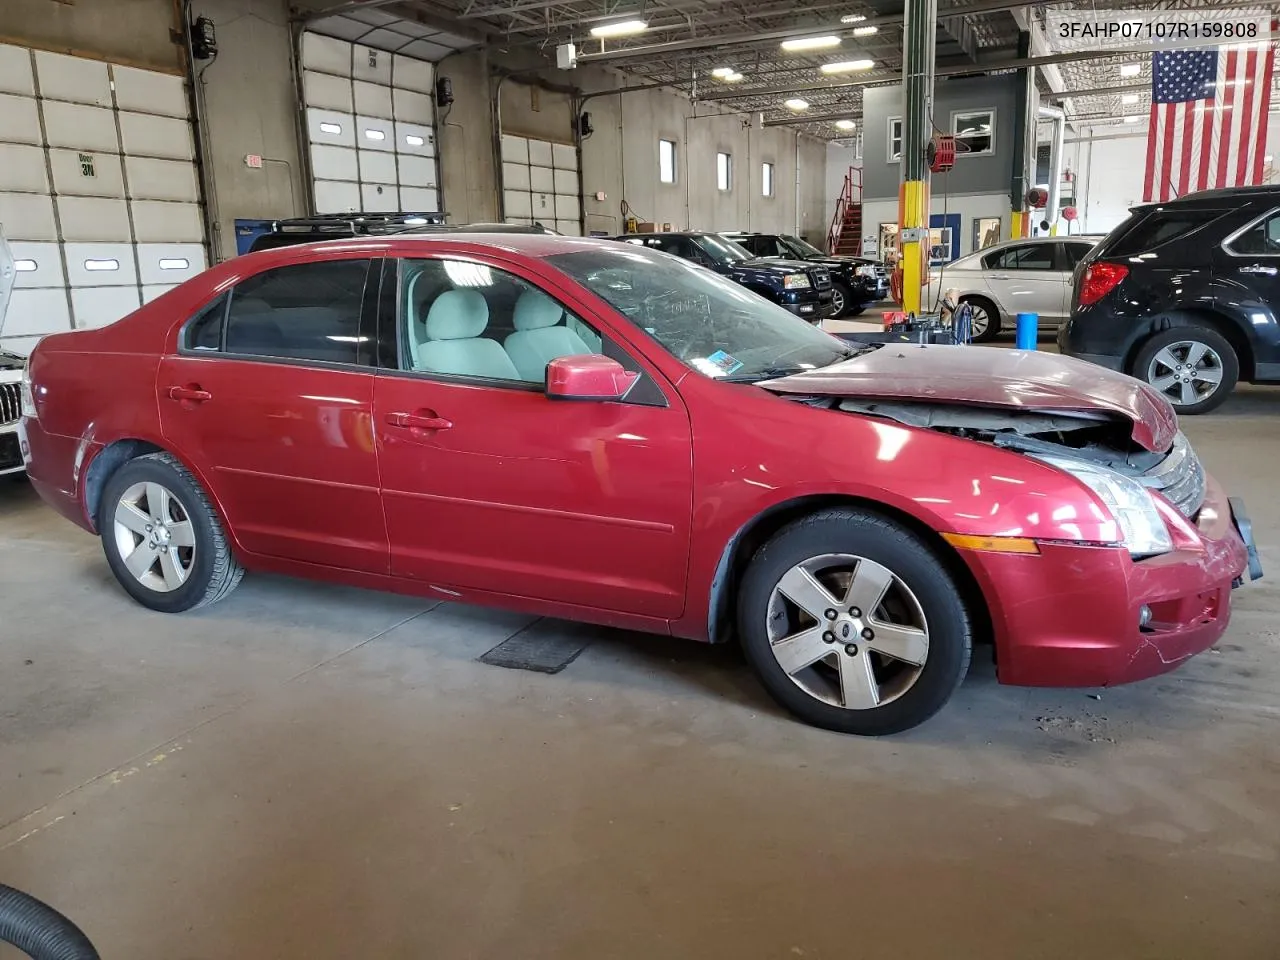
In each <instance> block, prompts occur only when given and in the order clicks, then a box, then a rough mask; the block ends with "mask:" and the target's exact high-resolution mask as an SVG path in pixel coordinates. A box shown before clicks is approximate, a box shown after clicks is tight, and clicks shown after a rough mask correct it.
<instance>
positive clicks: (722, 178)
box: [716, 153, 733, 190]
mask: <svg viewBox="0 0 1280 960" xmlns="http://www.w3.org/2000/svg"><path fill="white" fill-rule="evenodd" d="M716 187H717V188H718V189H720V190H729V189H731V188H732V187H733V157H731V156H729V154H727V153H717V154H716Z"/></svg>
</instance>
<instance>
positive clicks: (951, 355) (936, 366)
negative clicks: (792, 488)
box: [759, 344, 1178, 453]
mask: <svg viewBox="0 0 1280 960" xmlns="http://www.w3.org/2000/svg"><path fill="white" fill-rule="evenodd" d="M759 386H761V387H764V388H765V389H766V390H771V391H773V392H774V393H781V394H798V395H802V396H831V397H858V398H861V399H881V400H898V401H914V402H918V403H956V404H971V405H974V406H987V407H998V408H1002V409H1006V410H1026V411H1033V410H1034V411H1040V412H1049V411H1064V412H1067V411H1081V412H1087V413H1102V414H1109V415H1111V416H1116V417H1123V418H1124V419H1126V420H1128V421H1129V424H1130V435H1131V436H1132V437H1133V440H1134V442H1135V443H1136V444H1138V445H1139V446H1140V447H1143V448H1144V449H1146V450H1150V451H1152V452H1153V453H1163V452H1164V451H1166V450H1168V449H1169V447H1170V445H1171V444H1172V443H1173V438H1174V436H1175V435H1176V434H1177V432H1178V420H1177V416H1176V415H1175V414H1174V412H1173V407H1172V406H1170V404H1169V402H1168V401H1167V400H1165V398H1164V397H1162V396H1161V395H1160V394H1159V393H1158V392H1156V391H1155V390H1153V389H1152V388H1151V387H1149V386H1147V385H1146V384H1145V383H1141V382H1139V381H1138V380H1135V379H1133V378H1132V377H1127V376H1125V375H1124V374H1122V373H1115V372H1114V371H1111V370H1108V369H1106V368H1105V367H1099V366H1096V365H1094V364H1092V363H1086V362H1084V361H1083V360H1075V359H1073V358H1071V357H1062V356H1058V355H1057V354H1044V353H1037V352H1034V351H1023V350H1000V349H993V348H990V347H944V346H917V345H914V344H913V345H910V346H908V345H904V344H887V345H885V346H883V347H880V348H879V349H876V350H869V351H867V352H865V353H862V354H859V355H858V356H856V357H853V358H852V359H849V360H844V361H842V362H840V363H835V364H832V365H831V366H829V367H822V368H821V369H818V370H810V371H807V372H805V373H797V374H793V375H791V376H789V377H781V378H779V379H777V380H767V381H765V382H763V383H760V384H759Z"/></svg>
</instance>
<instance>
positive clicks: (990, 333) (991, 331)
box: [960, 297, 1001, 343]
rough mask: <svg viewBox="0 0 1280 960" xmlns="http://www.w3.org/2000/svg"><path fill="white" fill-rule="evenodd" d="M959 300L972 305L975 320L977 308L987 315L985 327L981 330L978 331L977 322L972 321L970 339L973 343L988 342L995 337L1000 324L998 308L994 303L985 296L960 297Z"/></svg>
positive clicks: (998, 331)
mask: <svg viewBox="0 0 1280 960" xmlns="http://www.w3.org/2000/svg"><path fill="white" fill-rule="evenodd" d="M960 302H961V303H967V304H969V306H971V307H973V312H974V320H975V321H976V320H977V316H978V311H979V310H981V311H982V312H983V313H984V314H986V316H987V325H986V328H985V329H984V330H982V332H980V333H979V332H978V324H977V323H976V322H975V323H974V325H973V331H974V333H973V337H972V338H971V339H972V341H973V342H974V343H990V342H991V341H992V340H994V339H995V338H996V335H997V334H999V333H1000V326H1001V324H1000V310H999V309H998V308H997V307H996V305H995V304H994V303H992V302H991V301H990V300H988V299H987V298H986V297H961V298H960Z"/></svg>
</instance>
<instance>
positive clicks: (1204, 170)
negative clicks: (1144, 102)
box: [1144, 42, 1275, 201]
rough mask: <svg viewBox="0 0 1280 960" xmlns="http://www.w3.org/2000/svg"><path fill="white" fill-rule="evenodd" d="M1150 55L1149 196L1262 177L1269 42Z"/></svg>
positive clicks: (1237, 183)
mask: <svg viewBox="0 0 1280 960" xmlns="http://www.w3.org/2000/svg"><path fill="white" fill-rule="evenodd" d="M1153 56H1154V59H1153V62H1152V83H1151V122H1150V125H1149V126H1148V128H1147V179H1146V188H1145V190H1144V198H1145V199H1146V200H1148V201H1151V200H1155V201H1162V200H1171V199H1172V198H1174V197H1181V196H1184V195H1185V194H1188V193H1194V192H1195V191H1197V190H1211V189H1214V188H1216V187H1239V186H1246V185H1248V184H1256V183H1261V182H1262V175H1263V155H1264V154H1265V153H1266V144H1267V114H1268V112H1269V110H1270V108H1271V71H1272V64H1273V61H1274V59H1275V54H1274V52H1273V47H1272V44H1271V43H1269V42H1267V43H1252V44H1242V45H1235V46H1230V47H1218V48H1216V49H1213V50H1169V51H1164V50H1161V51H1157V52H1156V53H1155V54H1154V55H1153Z"/></svg>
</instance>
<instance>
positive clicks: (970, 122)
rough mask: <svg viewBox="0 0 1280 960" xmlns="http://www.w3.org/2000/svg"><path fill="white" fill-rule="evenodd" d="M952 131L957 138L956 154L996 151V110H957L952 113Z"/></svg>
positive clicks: (960, 155)
mask: <svg viewBox="0 0 1280 960" xmlns="http://www.w3.org/2000/svg"><path fill="white" fill-rule="evenodd" d="M951 132H952V133H953V134H954V135H955V138H956V156H957V157H965V156H969V157H971V156H973V155H974V154H978V155H982V154H991V153H995V142H996V141H995V137H996V112H995V111H994V110H957V111H956V112H955V113H953V114H951Z"/></svg>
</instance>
